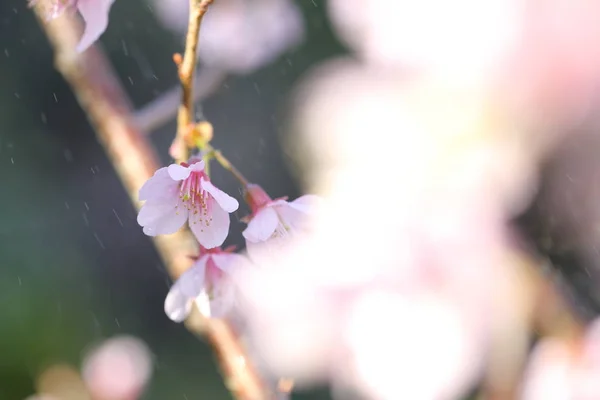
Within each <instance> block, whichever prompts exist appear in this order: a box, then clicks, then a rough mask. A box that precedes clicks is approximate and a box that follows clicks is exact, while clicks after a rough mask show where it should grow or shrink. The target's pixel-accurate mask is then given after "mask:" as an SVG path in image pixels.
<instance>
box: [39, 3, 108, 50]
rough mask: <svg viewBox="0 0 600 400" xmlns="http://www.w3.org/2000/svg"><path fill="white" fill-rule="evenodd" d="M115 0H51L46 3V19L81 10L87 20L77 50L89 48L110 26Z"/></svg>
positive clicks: (82, 15) (80, 12)
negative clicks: (109, 19)
mask: <svg viewBox="0 0 600 400" xmlns="http://www.w3.org/2000/svg"><path fill="white" fill-rule="evenodd" d="M114 1H115V0H50V1H49V2H47V3H46V4H45V5H44V11H45V14H46V19H47V20H51V19H54V18H56V17H58V16H59V15H61V14H62V13H63V12H64V11H65V10H67V9H75V8H77V10H78V11H79V14H81V17H82V18H83V20H84V21H85V30H84V31H83V36H82V37H81V40H80V41H79V44H78V45H77V51H78V52H83V51H85V50H87V48H88V47H90V46H91V45H92V44H93V43H94V42H95V41H96V40H98V38H99V37H100V36H101V35H102V34H103V33H104V31H105V30H106V28H107V27H108V14H109V12H110V7H111V6H112V4H113V3H114ZM38 3H39V0H30V1H29V5H30V6H35V5H37V4H38Z"/></svg>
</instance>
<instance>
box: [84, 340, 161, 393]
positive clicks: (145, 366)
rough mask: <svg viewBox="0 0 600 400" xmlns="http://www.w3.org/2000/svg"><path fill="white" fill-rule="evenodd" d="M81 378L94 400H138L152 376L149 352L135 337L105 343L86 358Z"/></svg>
mask: <svg viewBox="0 0 600 400" xmlns="http://www.w3.org/2000/svg"><path fill="white" fill-rule="evenodd" d="M82 375H83V378H84V380H85V382H86V385H87V387H88V390H89V392H90V394H91V396H92V398H94V399H97V400H136V399H138V398H139V396H140V395H141V394H142V391H143V389H144V387H145V386H146V384H147V383H148V381H149V379H150V376H151V375H152V357H151V354H150V350H149V349H148V347H147V346H146V344H145V343H144V342H142V341H141V340H139V339H137V338H134V337H129V336H119V337H115V338H112V339H109V340H106V341H105V342H103V343H101V344H100V346H98V347H97V348H95V349H93V350H91V351H90V352H89V353H88V354H87V355H86V357H85V360H84V361H83V367H82Z"/></svg>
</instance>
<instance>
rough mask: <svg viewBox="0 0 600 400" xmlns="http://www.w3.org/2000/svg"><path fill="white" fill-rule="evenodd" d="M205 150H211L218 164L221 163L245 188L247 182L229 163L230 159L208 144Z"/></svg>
mask: <svg viewBox="0 0 600 400" xmlns="http://www.w3.org/2000/svg"><path fill="white" fill-rule="evenodd" d="M207 151H211V152H212V154H213V156H214V157H215V160H217V162H218V163H219V164H221V166H222V167H223V168H225V169H226V170H227V171H229V172H231V174H232V175H233V176H234V177H235V178H236V179H237V180H238V181H239V182H240V183H241V184H242V186H243V187H244V188H246V186H248V183H249V182H248V180H247V179H246V177H245V176H244V175H243V174H242V173H241V172H240V171H239V170H238V169H237V168H236V167H235V166H234V165H233V164H232V163H231V161H229V160H228V159H227V158H226V157H225V156H224V155H223V153H221V151H220V150H215V149H213V148H212V147H211V146H210V145H208V146H207Z"/></svg>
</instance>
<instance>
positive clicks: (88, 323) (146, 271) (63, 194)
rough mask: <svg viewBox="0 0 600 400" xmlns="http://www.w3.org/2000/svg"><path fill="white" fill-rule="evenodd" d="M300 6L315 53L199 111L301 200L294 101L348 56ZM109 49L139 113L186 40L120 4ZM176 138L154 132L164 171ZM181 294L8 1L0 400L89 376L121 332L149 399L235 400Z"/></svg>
mask: <svg viewBox="0 0 600 400" xmlns="http://www.w3.org/2000/svg"><path fill="white" fill-rule="evenodd" d="M297 3H298V5H299V6H300V7H301V9H302V12H303V17H304V24H305V29H306V35H305V40H304V42H303V43H302V44H301V45H300V46H299V47H297V48H294V49H292V50H290V51H289V52H287V53H285V54H283V55H281V57H279V58H278V60H277V61H276V62H274V63H271V64H269V65H267V66H265V67H263V68H262V69H260V70H258V71H256V72H254V73H252V74H250V75H246V76H235V75H230V76H228V78H227V79H226V80H225V81H224V82H223V83H222V84H221V85H220V87H219V89H218V90H217V91H216V92H214V93H213V94H211V95H210V96H209V97H208V99H207V100H206V101H204V102H203V103H202V105H201V108H200V109H199V110H200V112H201V113H203V114H204V115H205V116H206V118H207V119H208V120H210V121H211V122H212V123H213V124H214V127H215V139H214V144H215V146H216V147H218V148H221V149H222V150H223V152H224V153H225V154H227V156H228V157H229V158H230V159H231V160H232V161H233V162H234V163H235V164H236V165H238V166H239V168H240V169H242V170H243V172H244V173H245V174H246V175H247V177H248V178H249V179H251V180H253V181H256V182H258V183H260V184H261V185H263V187H264V188H265V189H266V190H267V191H268V192H269V193H270V194H272V195H273V196H284V195H288V196H290V197H295V196H297V195H298V194H299V187H298V184H297V181H296V180H295V179H294V174H293V172H292V171H291V170H290V167H289V163H288V162H287V158H286V157H285V154H284V153H283V152H282V149H281V147H280V143H281V139H282V137H284V136H285V134H286V129H285V125H286V118H285V115H286V112H287V111H288V110H287V103H286V99H287V97H288V93H289V91H290V90H291V88H292V87H293V85H294V83H295V82H297V80H298V79H299V78H300V77H301V76H302V75H303V74H304V73H305V72H306V71H307V70H308V69H310V67H311V66H313V65H315V64H316V63H318V62H320V61H322V60H324V59H327V58H329V57H332V56H335V55H336V54H340V53H343V52H344V51H345V50H344V49H343V47H342V46H341V45H340V43H339V42H338V41H337V39H336V38H335V37H334V35H333V34H332V32H331V29H330V25H329V21H328V20H327V16H326V12H325V7H324V2H323V1H322V0H313V1H308V0H306V1H302V0H298V2H297ZM101 45H102V47H103V48H104V50H105V51H106V54H107V56H108V57H109V58H110V60H111V61H112V63H113V65H114V68H115V70H116V72H117V74H118V76H119V78H120V80H121V82H122V84H123V87H124V88H125V90H126V91H127V93H128V94H129V96H130V98H131V100H132V102H133V103H134V105H135V106H136V108H141V107H142V106H144V105H146V104H148V103H149V102H150V101H152V100H153V99H156V98H157V97H159V96H160V94H161V93H164V92H165V91H167V90H168V89H170V88H172V87H173V86H174V85H175V84H176V83H177V81H176V79H177V78H176V70H175V66H174V64H173V62H172V54H173V53H174V52H178V51H181V50H182V41H181V38H180V37H178V36H175V35H174V34H173V33H172V32H170V31H168V30H165V28H164V27H162V26H161V25H160V24H159V23H158V21H157V19H156V16H155V15H154V13H153V11H152V8H151V7H150V6H149V5H148V4H147V3H145V2H144V1H137V0H127V1H123V0H121V1H117V2H116V3H115V5H114V6H113V9H112V11H111V22H110V27H109V29H108V31H107V32H106V33H105V35H104V36H103V37H102V40H101ZM174 131H175V124H174V122H171V123H169V124H168V125H166V126H164V127H161V128H160V129H157V130H156V131H155V132H153V133H152V141H153V142H154V143H155V145H156V146H157V149H158V150H159V153H160V155H161V157H162V158H163V163H168V162H169V157H168V153H167V149H168V146H169V144H170V142H171V140H172V138H173V135H174ZM213 179H214V180H216V181H218V182H219V184H220V186H222V187H223V189H224V190H225V191H227V192H228V193H232V194H233V195H235V196H236V197H237V198H238V199H241V198H240V192H239V190H238V189H237V186H236V183H235V181H234V180H233V179H232V178H231V177H230V176H229V175H228V174H226V173H225V172H223V171H221V170H219V169H218V168H215V170H214V178H213ZM246 212H247V209H244V208H243V207H242V208H241V209H240V210H239V211H238V213H236V214H235V215H234V217H233V224H232V234H231V235H230V237H229V238H228V241H227V242H226V244H237V245H242V240H241V239H242V237H241V234H240V232H241V230H240V228H241V227H242V226H243V225H242V224H241V223H240V222H239V218H241V217H243V216H244V215H245V214H246ZM170 284H171V282H170V280H169V277H168V275H167V273H166V271H165V268H164V266H163V265H162V264H161V262H160V260H159V258H158V255H157V253H156V251H155V249H154V248H153V246H152V243H151V241H150V240H149V238H148V237H146V236H144V235H143V234H142V231H141V229H140V227H139V226H138V225H137V223H136V212H135V210H134V208H133V206H132V205H131V204H130V202H129V200H128V198H127V195H126V193H125V191H124V189H123V187H122V186H121V184H120V182H119V179H118V177H117V176H116V174H115V172H114V170H113V168H112V167H111V165H110V163H109V161H108V160H107V158H106V156H105V154H104V152H103V150H102V147H101V146H100V144H99V143H98V142H97V140H96V138H95V136H94V132H93V130H92V129H91V127H90V125H89V124H88V122H87V120H86V117H85V115H84V114H83V113H82V111H81V109H80V108H79V106H78V104H77V102H76V100H75V98H74V96H73V94H72V93H71V91H70V89H69V87H68V86H67V84H66V83H65V81H64V80H63V79H62V77H61V76H60V75H59V74H58V73H57V72H56V71H55V69H54V67H53V58H52V51H51V49H50V47H49V44H48V42H47V40H46V38H45V37H44V35H43V33H42V31H41V30H40V28H39V26H38V24H37V22H36V20H35V18H34V16H33V14H32V12H31V10H29V9H28V7H27V4H26V1H25V0H4V1H2V2H0V400H18V399H24V398H26V397H27V396H29V395H31V394H33V393H34V392H35V379H36V377H37V376H38V374H39V373H40V372H42V371H43V370H44V369H45V368H47V367H48V366H50V365H53V364H55V363H69V364H71V365H73V366H74V367H75V368H79V366H80V364H81V362H82V357H83V354H84V353H85V351H86V349H88V348H89V347H90V346H92V345H95V344H97V343H99V342H101V341H103V340H105V339H107V338H110V337H113V336H115V335H122V334H127V335H134V336H136V337H138V338H140V339H142V340H143V341H145V342H146V343H147V345H148V346H149V348H150V350H151V351H152V353H153V355H154V373H153V377H152V380H151V383H150V385H149V387H148V389H147V391H146V392H145V394H144V396H143V398H144V399H157V400H158V399H160V400H164V399H195V398H202V399H214V400H218V399H227V398H230V397H229V395H228V393H227V391H226V390H225V388H224V386H223V383H222V381H221V379H220V376H219V374H218V372H217V369H216V366H215V363H214V361H213V358H212V354H211V352H210V349H209V348H208V346H207V345H206V344H205V343H203V342H201V341H199V340H198V339H197V338H195V337H194V336H193V335H192V334H191V333H189V332H188V331H187V330H186V329H185V327H184V326H183V325H181V324H175V323H173V322H171V321H170V320H169V319H168V318H167V317H166V315H165V314H164V312H163V301H164V298H165V295H166V293H167V290H168V288H169V285H170ZM325 393H326V391H325V390H318V389H315V390H314V391H312V392H307V393H303V394H299V395H295V396H294V398H298V399H309V398H311V399H325V398H327V395H326V394H325Z"/></svg>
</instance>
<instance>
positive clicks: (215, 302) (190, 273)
mask: <svg viewBox="0 0 600 400" xmlns="http://www.w3.org/2000/svg"><path fill="white" fill-rule="evenodd" d="M232 250H233V248H228V249H225V250H221V248H220V247H217V248H214V249H210V250H208V249H204V248H202V249H201V253H202V254H201V256H200V258H198V260H197V261H196V262H195V264H194V265H193V266H192V267H191V268H190V269H189V270H187V271H186V272H185V273H184V274H183V275H181V277H180V278H179V279H178V280H177V282H175V284H174V285H173V287H172V288H171V290H170V291H169V294H168V295H167V298H166V299H165V312H166V314H167V316H168V317H169V318H171V319H172V320H173V321H175V322H181V321H183V320H184V319H185V318H186V317H187V316H188V315H189V314H190V312H191V311H192V306H193V304H194V303H196V306H197V307H198V309H199V310H200V312H201V313H202V314H204V315H205V316H207V317H213V318H221V317H223V316H225V315H227V314H228V312H229V311H230V310H231V309H232V307H233V306H234V304H235V285H234V282H233V280H232V279H231V275H232V274H233V272H234V270H237V269H238V268H239V267H240V266H242V265H244V264H245V263H246V262H247V261H246V259H245V258H244V257H243V256H242V255H239V254H236V253H233V252H232Z"/></svg>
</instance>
